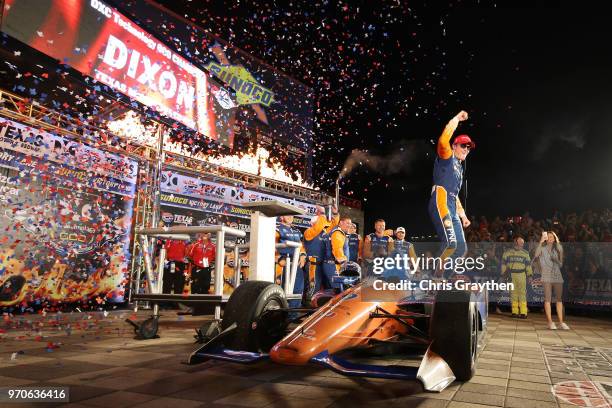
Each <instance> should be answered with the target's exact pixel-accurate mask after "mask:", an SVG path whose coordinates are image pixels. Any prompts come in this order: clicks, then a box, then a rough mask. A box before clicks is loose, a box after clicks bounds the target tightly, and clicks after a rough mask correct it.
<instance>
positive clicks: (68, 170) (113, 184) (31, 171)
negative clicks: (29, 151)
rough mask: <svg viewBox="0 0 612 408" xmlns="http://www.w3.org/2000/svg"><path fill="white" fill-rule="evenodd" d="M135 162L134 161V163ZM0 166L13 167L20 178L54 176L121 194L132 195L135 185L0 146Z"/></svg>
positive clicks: (71, 182) (64, 180) (62, 181)
mask: <svg viewBox="0 0 612 408" xmlns="http://www.w3.org/2000/svg"><path fill="white" fill-rule="evenodd" d="M134 164H135V163H134ZM0 167H4V168H9V169H13V170H16V171H18V172H19V175H20V178H22V179H24V180H22V181H25V179H27V178H30V179H36V178H37V177H43V178H48V177H55V178H56V179H57V181H58V183H59V182H60V181H61V183H62V184H66V183H67V184H68V185H74V184H76V183H78V184H79V185H83V186H87V187H91V188H96V189H99V190H102V191H108V192H111V193H117V194H121V195H127V196H130V197H133V196H134V191H135V187H136V185H135V184H133V183H130V182H126V181H123V180H118V179H115V178H111V177H104V176H100V175H95V174H92V173H91V172H89V171H87V170H81V169H76V168H74V167H71V166H67V165H62V164H60V163H53V162H46V163H44V162H41V161H39V160H36V159H32V156H29V155H25V154H21V153H17V152H14V151H11V150H7V149H3V148H0Z"/></svg>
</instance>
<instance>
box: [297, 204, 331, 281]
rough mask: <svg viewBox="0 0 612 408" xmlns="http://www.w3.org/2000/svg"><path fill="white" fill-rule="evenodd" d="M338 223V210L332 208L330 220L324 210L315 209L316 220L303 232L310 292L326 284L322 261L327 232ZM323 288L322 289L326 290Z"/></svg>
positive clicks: (327, 236) (321, 208)
mask: <svg viewBox="0 0 612 408" xmlns="http://www.w3.org/2000/svg"><path fill="white" fill-rule="evenodd" d="M339 221H340V215H339V214H338V209H337V208H336V207H332V219H331V220H330V219H328V218H327V217H326V216H325V209H324V208H323V207H319V208H318V209H317V218H316V219H315V221H314V222H313V224H312V226H311V227H309V228H308V229H306V231H304V247H305V248H306V255H307V256H308V280H309V282H314V284H313V285H312V290H311V292H313V293H314V292H317V291H319V290H320V289H321V288H322V287H323V285H324V284H325V283H326V282H325V279H324V273H323V260H324V258H325V244H326V241H327V240H329V235H328V232H329V231H331V229H332V228H334V227H335V226H336V225H338V222H339ZM328 288H329V286H328V287H323V289H328Z"/></svg>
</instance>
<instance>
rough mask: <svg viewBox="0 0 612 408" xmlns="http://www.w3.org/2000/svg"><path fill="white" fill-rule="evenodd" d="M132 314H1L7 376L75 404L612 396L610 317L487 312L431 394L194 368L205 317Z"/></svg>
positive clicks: (525, 400)
mask: <svg viewBox="0 0 612 408" xmlns="http://www.w3.org/2000/svg"><path fill="white" fill-rule="evenodd" d="M130 316H132V317H134V316H133V313H131V312H113V313H110V314H107V315H106V316H105V315H104V314H102V313H89V314H87V313H75V314H64V315H59V316H58V315H54V316H44V317H43V316H39V318H38V320H37V319H34V318H32V317H22V318H18V317H13V318H7V317H6V316H5V319H4V321H0V386H5V387H7V386H21V385H27V386H32V385H36V386H43V385H45V386H51V385H53V386H56V385H66V386H69V387H70V396H71V403H70V404H65V405H63V406H72V407H117V408H121V407H132V406H136V407H146V408H157V407H172V408H180V407H185V408H189V407H211V408H215V407H232V406H240V407H245V406H247V407H250V406H253V407H255V406H256V407H317V408H323V407H347V406H348V407H359V406H368V407H385V408H388V407H394V406H401V407H412V406H414V407H417V406H418V407H448V408H461V407H482V406H505V407H516V408H530V407H538V408H539V407H544V408H546V407H562V408H563V407H572V406H575V405H571V404H569V403H568V402H567V400H568V399H571V398H576V397H577V396H578V394H579V391H577V390H576V389H574V388H571V387H563V388H562V387H559V386H558V394H560V395H561V394H562V395H563V397H564V399H559V398H556V397H555V396H554V394H553V392H552V388H553V385H554V384H558V383H561V382H564V381H594V382H596V383H599V384H600V386H599V387H601V388H593V389H591V390H590V392H589V390H588V389H584V390H583V391H582V393H583V394H584V395H586V397H587V398H590V400H589V401H590V402H591V406H597V405H599V406H605V404H608V406H610V405H609V404H610V400H609V401H608V402H605V401H604V400H603V399H601V396H602V392H601V390H602V389H603V390H604V392H605V388H604V387H603V386H601V384H602V383H606V382H607V383H609V386H608V387H609V388H608V392H609V393H610V394H612V321H610V320H603V319H592V318H586V317H571V316H570V318H569V319H568V322H569V324H570V326H571V328H572V330H570V331H561V330H559V331H549V330H546V329H545V325H544V319H543V317H542V315H539V314H532V315H531V316H530V318H529V319H528V320H515V319H511V318H509V317H508V316H500V315H491V318H490V326H489V330H488V334H487V342H486V345H485V347H484V349H483V351H482V353H481V355H480V359H479V362H478V372H477V375H476V376H475V377H474V378H473V379H472V380H471V381H470V382H469V383H455V384H453V385H452V386H451V387H449V388H447V389H446V390H445V391H443V392H442V393H439V394H434V393H425V392H423V390H422V388H421V386H420V385H419V383H418V382H416V381H414V382H406V381H390V380H370V379H354V378H346V377H343V376H340V375H337V374H335V373H333V372H330V371H327V370H323V369H320V368H317V367H284V366H277V365H273V364H271V363H260V364H257V365H254V366H239V365H234V364H228V363H220V362H209V363H205V364H202V365H199V366H187V365H184V364H182V361H185V360H186V357H187V355H188V354H189V353H190V352H191V351H192V350H193V349H194V347H195V346H194V344H193V339H192V337H191V336H192V334H193V328H194V327H197V326H198V320H197V319H195V318H193V317H183V316H177V315H176V313H174V312H167V313H166V315H165V317H164V319H163V321H162V326H161V330H160V335H161V338H159V339H155V340H147V341H137V340H133V338H132V337H133V332H132V331H131V329H129V327H128V326H127V325H126V324H125V323H123V319H125V318H126V317H130ZM386 360H387V361H386V362H387V363H397V360H391V359H390V358H389V359H386ZM404 363H406V362H404ZM587 384H590V383H587ZM598 398H599V399H598ZM574 401H575V402H579V401H578V400H574ZM478 404H480V405H478ZM0 405H1V403H0ZM44 405H45V404H40V403H38V404H31V405H26V404H10V405H7V406H36V407H41V406H44ZM583 406H585V405H583Z"/></svg>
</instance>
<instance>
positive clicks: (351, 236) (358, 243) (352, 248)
mask: <svg viewBox="0 0 612 408" xmlns="http://www.w3.org/2000/svg"><path fill="white" fill-rule="evenodd" d="M347 238H348V242H349V244H348V245H349V261H353V262H357V263H361V258H362V250H363V241H362V240H361V236H360V235H359V234H358V233H357V224H355V223H352V224H351V228H350V230H349V233H348V235H347Z"/></svg>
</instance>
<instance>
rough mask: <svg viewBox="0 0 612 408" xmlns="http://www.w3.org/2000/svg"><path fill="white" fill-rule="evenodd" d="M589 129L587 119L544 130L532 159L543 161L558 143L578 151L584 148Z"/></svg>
mask: <svg viewBox="0 0 612 408" xmlns="http://www.w3.org/2000/svg"><path fill="white" fill-rule="evenodd" d="M588 132H589V127H588V126H587V121H586V120H585V119H582V120H579V121H575V122H573V123H571V124H568V123H563V124H556V125H551V126H547V127H545V128H543V129H542V130H541V132H540V136H539V137H538V138H537V143H536V145H535V146H534V149H533V152H532V159H534V160H539V159H541V158H542V157H543V156H544V155H545V154H546V153H547V152H548V151H549V150H550V149H551V148H552V147H553V145H554V143H555V142H557V141H563V142H566V143H568V144H570V145H572V146H573V147H575V148H576V149H582V148H584V146H585V144H586V139H587V133H588Z"/></svg>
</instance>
